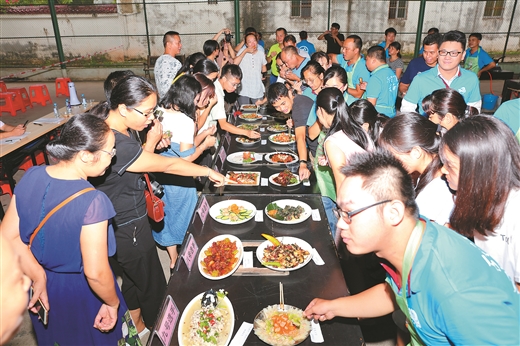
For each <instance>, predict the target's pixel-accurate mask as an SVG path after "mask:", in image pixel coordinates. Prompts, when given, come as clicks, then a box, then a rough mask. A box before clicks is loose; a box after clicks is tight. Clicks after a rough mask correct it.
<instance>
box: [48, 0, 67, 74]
mask: <svg viewBox="0 0 520 346" xmlns="http://www.w3.org/2000/svg"><path fill="white" fill-rule="evenodd" d="M49 10H50V12H51V20H52V28H53V29H54V38H55V39H56V48H57V49H58V57H59V59H60V62H61V61H65V54H63V46H62V44H61V35H60V27H59V26H58V18H57V16H56V8H55V7H54V0H49ZM60 66H61V69H62V70H66V69H67V65H66V64H63V63H62V64H60ZM65 72H66V71H65Z"/></svg>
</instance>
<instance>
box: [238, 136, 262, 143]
mask: <svg viewBox="0 0 520 346" xmlns="http://www.w3.org/2000/svg"><path fill="white" fill-rule="evenodd" d="M258 141H259V139H255V138H249V137H245V136H240V137H237V142H239V143H244V144H251V143H256V142H258Z"/></svg>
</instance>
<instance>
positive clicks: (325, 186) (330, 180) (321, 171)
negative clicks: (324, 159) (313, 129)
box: [314, 131, 336, 202]
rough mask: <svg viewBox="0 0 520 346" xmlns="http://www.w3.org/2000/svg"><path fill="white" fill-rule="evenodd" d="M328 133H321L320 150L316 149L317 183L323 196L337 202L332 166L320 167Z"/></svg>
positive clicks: (315, 167)
mask: <svg viewBox="0 0 520 346" xmlns="http://www.w3.org/2000/svg"><path fill="white" fill-rule="evenodd" d="M326 136H327V133H326V132H325V131H321V132H320V134H319V136H318V148H317V149H316V158H315V160H314V173H315V174H316V181H317V182H318V187H319V188H320V192H321V195H322V196H325V197H329V198H330V199H332V200H333V201H334V202H336V186H335V185H334V175H333V173H332V168H330V166H320V165H319V164H318V158H319V157H320V156H325V148H324V146H323V145H324V143H325V137H326Z"/></svg>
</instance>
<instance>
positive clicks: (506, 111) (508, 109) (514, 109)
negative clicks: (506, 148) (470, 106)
mask: <svg viewBox="0 0 520 346" xmlns="http://www.w3.org/2000/svg"><path fill="white" fill-rule="evenodd" d="M494 116H495V117H496V118H498V119H500V120H502V121H503V122H505V123H506V125H507V126H509V127H510V128H511V130H513V133H516V132H518V130H520V99H514V100H509V101H506V102H504V103H502V104H501V105H500V107H498V109H497V110H496V111H495V114H494Z"/></svg>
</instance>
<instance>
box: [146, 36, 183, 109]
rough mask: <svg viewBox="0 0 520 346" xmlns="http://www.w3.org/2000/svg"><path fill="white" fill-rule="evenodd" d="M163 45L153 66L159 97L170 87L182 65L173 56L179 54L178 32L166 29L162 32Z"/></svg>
mask: <svg viewBox="0 0 520 346" xmlns="http://www.w3.org/2000/svg"><path fill="white" fill-rule="evenodd" d="M163 46H164V54H163V55H161V56H160V57H159V58H158V59H157V61H156V62H155V67H154V68H153V74H154V76H155V85H157V92H158V93H159V98H160V99H161V98H162V97H163V96H164V95H165V94H166V92H167V91H168V89H170V86H171V85H172V82H173V79H174V78H175V76H176V75H177V72H179V70H180V69H181V67H182V64H181V62H180V61H179V60H177V59H175V56H176V55H178V54H180V52H181V48H182V44H181V36H180V35H179V33H178V32H177V31H168V32H167V33H166V34H164V36H163Z"/></svg>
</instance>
